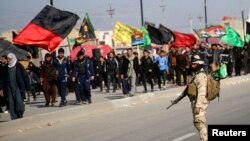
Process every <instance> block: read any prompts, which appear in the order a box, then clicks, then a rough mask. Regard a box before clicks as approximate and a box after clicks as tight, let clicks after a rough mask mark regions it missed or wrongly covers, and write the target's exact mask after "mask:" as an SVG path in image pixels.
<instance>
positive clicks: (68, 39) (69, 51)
mask: <svg viewBox="0 0 250 141" xmlns="http://www.w3.org/2000/svg"><path fill="white" fill-rule="evenodd" d="M67 42H68V47H69V53H70V54H71V51H72V50H71V45H70V41H69V36H67Z"/></svg>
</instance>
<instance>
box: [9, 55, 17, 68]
mask: <svg viewBox="0 0 250 141" xmlns="http://www.w3.org/2000/svg"><path fill="white" fill-rule="evenodd" d="M7 58H10V59H11V61H10V62H8V64H9V65H8V67H9V68H12V67H14V66H15V65H16V63H17V58H16V55H15V54H14V53H9V54H8V55H7Z"/></svg>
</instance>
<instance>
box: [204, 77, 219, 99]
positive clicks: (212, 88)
mask: <svg viewBox="0 0 250 141" xmlns="http://www.w3.org/2000/svg"><path fill="white" fill-rule="evenodd" d="M216 97H218V98H219V97H220V79H216V78H215V77H213V74H208V75H207V95H206V98H207V100H208V101H212V100H214V99H215V98H216Z"/></svg>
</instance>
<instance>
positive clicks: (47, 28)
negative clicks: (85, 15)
mask: <svg viewBox="0 0 250 141" xmlns="http://www.w3.org/2000/svg"><path fill="white" fill-rule="evenodd" d="M78 19H79V17H78V16H77V15H76V14H74V13H71V12H67V11H62V10H59V9H56V8H54V7H51V6H48V5H47V6H45V7H44V8H43V9H42V10H41V12H39V13H38V15H37V16H36V17H35V18H34V19H33V20H32V21H31V22H30V23H29V24H28V25H26V27H25V28H24V29H23V30H22V31H21V32H20V33H19V34H18V36H16V37H15V38H14V39H13V42H14V43H17V44H25V45H33V46H36V47H41V48H44V49H46V50H48V51H49V52H53V51H54V50H55V49H56V48H57V47H58V46H59V45H60V43H61V42H62V41H63V39H64V38H65V37H66V36H67V35H68V34H69V33H70V32H71V30H72V29H73V27H74V26H75V24H76V22H77V20H78Z"/></svg>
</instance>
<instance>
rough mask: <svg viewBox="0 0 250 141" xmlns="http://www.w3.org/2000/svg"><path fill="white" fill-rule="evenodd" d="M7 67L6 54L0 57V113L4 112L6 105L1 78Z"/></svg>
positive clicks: (5, 95)
mask: <svg viewBox="0 0 250 141" xmlns="http://www.w3.org/2000/svg"><path fill="white" fill-rule="evenodd" d="M7 67H8V62H7V56H6V55H5V56H2V57H1V58H0V113H1V112H5V111H6V110H7V106H8V100H7V94H4V92H3V78H4V75H5V74H6V72H7V71H6V70H7Z"/></svg>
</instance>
